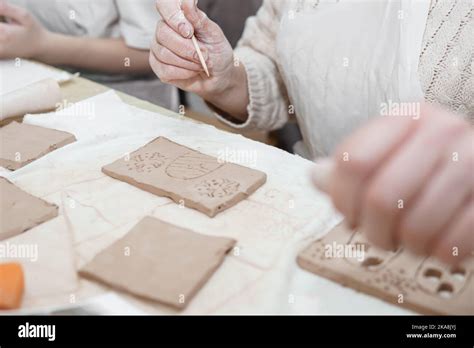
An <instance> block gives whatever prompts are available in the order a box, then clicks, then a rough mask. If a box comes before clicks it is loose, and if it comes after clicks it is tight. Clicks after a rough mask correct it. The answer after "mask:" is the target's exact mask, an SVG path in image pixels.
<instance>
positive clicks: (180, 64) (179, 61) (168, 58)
mask: <svg viewBox="0 0 474 348" xmlns="http://www.w3.org/2000/svg"><path fill="white" fill-rule="evenodd" d="M151 52H152V54H153V55H154V57H155V58H156V60H158V61H160V62H161V63H163V64H167V65H171V66H175V67H177V68H182V69H186V70H192V71H197V72H200V71H202V66H201V65H200V64H197V63H194V62H190V61H189V60H186V59H183V58H181V57H180V56H178V55H176V54H175V53H173V52H172V51H170V50H169V49H168V48H166V47H164V46H162V45H160V44H159V43H157V42H156V41H154V42H153V43H152V45H151Z"/></svg>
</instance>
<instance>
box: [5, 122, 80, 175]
mask: <svg viewBox="0 0 474 348" xmlns="http://www.w3.org/2000/svg"><path fill="white" fill-rule="evenodd" d="M75 141H76V138H75V137H74V135H72V134H70V133H67V132H62V131H58V130H55V129H49V128H43V127H38V126H32V125H29V124H25V123H18V122H12V123H10V124H9V125H7V126H5V127H2V128H0V166H2V167H4V168H7V169H10V170H17V169H19V168H21V167H24V166H26V165H27V164H29V163H31V162H33V161H34V160H36V159H38V158H40V157H43V156H45V155H47V154H48V153H50V152H52V151H54V150H56V149H59V148H61V147H63V146H66V145H68V144H70V143H73V142H75Z"/></svg>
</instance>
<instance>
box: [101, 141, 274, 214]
mask: <svg viewBox="0 0 474 348" xmlns="http://www.w3.org/2000/svg"><path fill="white" fill-rule="evenodd" d="M102 171H103V172H104V173H105V174H107V175H109V176H111V177H112V178H115V179H118V180H121V181H124V182H126V183H129V184H131V185H134V186H136V187H138V188H140V189H142V190H145V191H148V192H150V193H153V194H156V195H158V196H165V197H169V198H171V199H172V200H173V201H175V202H176V203H178V204H182V203H184V205H185V206H186V207H189V208H193V209H196V210H198V211H200V212H202V213H204V214H207V215H208V216H210V217H214V216H216V215H217V214H218V213H220V212H222V211H224V210H226V209H228V208H230V207H232V206H234V205H235V204H237V203H238V202H240V201H242V200H244V199H245V198H247V197H248V196H249V195H251V194H252V193H253V192H255V191H256V190H257V189H258V188H259V187H260V186H262V185H263V184H264V183H265V182H266V180H267V176H266V174H265V173H263V172H260V171H258V170H254V169H249V168H246V167H243V166H240V165H237V164H231V163H221V162H220V161H218V160H217V159H216V158H214V157H211V156H207V155H204V154H202V153H199V152H197V151H195V150H192V149H189V148H187V147H185V146H181V145H178V144H176V143H174V142H172V141H170V140H168V139H166V138H163V137H159V138H157V139H155V140H153V141H152V142H150V143H149V144H147V145H145V146H144V147H142V148H141V149H139V150H137V151H135V152H134V153H132V154H131V155H130V157H129V158H121V159H119V160H118V161H116V162H114V163H112V164H110V165H108V166H105V167H104V168H102Z"/></svg>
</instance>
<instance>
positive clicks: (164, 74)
mask: <svg viewBox="0 0 474 348" xmlns="http://www.w3.org/2000/svg"><path fill="white" fill-rule="evenodd" d="M150 66H151V68H152V70H153V72H154V73H155V74H156V75H157V76H158V78H159V79H160V80H161V81H162V82H164V83H172V82H173V81H180V80H188V79H192V78H194V77H197V76H199V72H196V71H192V70H187V69H183V68H179V67H176V66H173V65H169V64H165V63H162V62H160V61H159V60H158V59H156V57H155V56H154V54H153V53H151V54H150Z"/></svg>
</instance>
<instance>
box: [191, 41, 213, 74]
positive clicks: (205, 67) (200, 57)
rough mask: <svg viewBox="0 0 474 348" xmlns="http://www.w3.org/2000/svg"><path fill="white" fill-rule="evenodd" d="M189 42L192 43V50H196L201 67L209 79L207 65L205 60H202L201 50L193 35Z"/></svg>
mask: <svg viewBox="0 0 474 348" xmlns="http://www.w3.org/2000/svg"><path fill="white" fill-rule="evenodd" d="M191 40H192V41H193V44H194V48H195V49H196V52H197V54H198V56H199V60H200V61H201V65H202V67H203V68H204V71H205V72H206V75H207V77H211V75H210V74H209V69H208V68H207V65H206V60H205V59H204V56H203V55H202V52H201V48H199V44H198V42H197V39H196V36H194V35H193V37H192V38H191Z"/></svg>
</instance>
